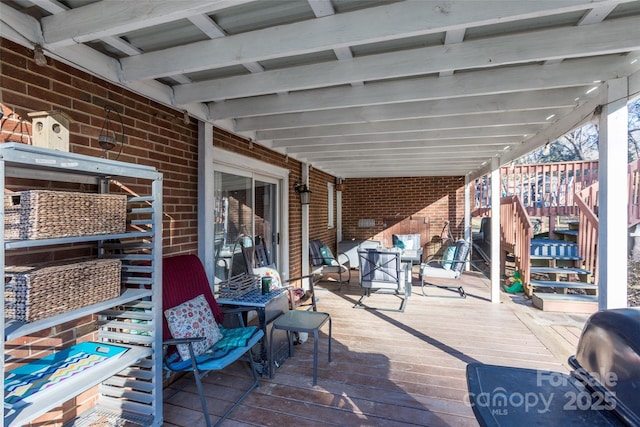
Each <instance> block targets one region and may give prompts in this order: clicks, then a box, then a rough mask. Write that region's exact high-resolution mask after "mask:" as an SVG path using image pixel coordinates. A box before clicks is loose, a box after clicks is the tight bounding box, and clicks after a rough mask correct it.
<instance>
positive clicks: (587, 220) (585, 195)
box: [575, 182, 600, 283]
mask: <svg viewBox="0 0 640 427" xmlns="http://www.w3.org/2000/svg"><path fill="white" fill-rule="evenodd" d="M599 187H600V185H599V184H598V183H597V182H596V183H594V184H592V185H591V186H589V187H587V188H585V189H583V190H582V191H580V192H579V193H576V198H575V200H576V204H577V206H578V221H579V225H578V227H579V228H578V255H580V256H581V257H582V260H583V263H584V268H585V269H587V270H589V271H591V277H592V280H593V283H598V268H597V267H598V265H597V255H598V215H597V213H596V211H597V206H598V192H599Z"/></svg>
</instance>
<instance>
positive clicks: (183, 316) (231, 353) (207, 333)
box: [162, 255, 264, 426]
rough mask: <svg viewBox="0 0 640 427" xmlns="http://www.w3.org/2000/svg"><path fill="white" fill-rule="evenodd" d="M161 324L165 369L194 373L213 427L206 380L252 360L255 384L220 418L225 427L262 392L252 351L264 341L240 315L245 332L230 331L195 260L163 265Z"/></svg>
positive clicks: (179, 257)
mask: <svg viewBox="0 0 640 427" xmlns="http://www.w3.org/2000/svg"><path fill="white" fill-rule="evenodd" d="M162 274H163V277H162V286H163V287H162V298H163V308H164V318H163V324H162V336H163V340H164V342H163V365H164V368H165V369H166V370H168V371H171V372H183V371H191V372H193V374H194V377H195V380H196V386H197V388H198V393H199V395H200V402H201V404H202V411H203V414H204V418H205V422H206V424H207V426H211V420H210V417H209V412H208V410H207V403H206V400H205V396H204V390H203V387H202V378H203V377H204V376H205V375H207V374H208V373H209V372H210V371H217V370H222V369H224V368H226V367H227V366H229V365H230V364H231V363H233V362H235V361H237V360H239V359H240V358H241V357H242V356H244V355H248V359H249V363H250V366H251V373H252V375H253V382H252V383H251V385H250V386H249V388H248V389H247V390H246V391H245V392H244V394H243V395H242V396H241V397H240V398H239V399H238V400H237V401H236V402H235V403H234V404H233V405H232V406H231V407H230V408H229V409H228V410H227V411H226V412H225V413H224V414H223V415H222V417H220V419H219V421H218V423H216V425H218V424H220V423H221V422H222V421H223V420H224V419H225V418H226V417H227V416H228V415H229V414H230V413H231V412H232V411H233V410H234V409H235V408H236V407H237V406H238V405H239V404H240V402H242V400H243V399H244V398H245V397H246V396H247V395H248V394H249V393H250V392H251V391H252V390H253V389H254V388H256V387H259V386H260V385H259V382H258V376H257V374H256V366H255V364H254V361H253V357H252V354H251V349H252V348H253V346H254V345H256V344H257V343H258V342H259V341H260V340H261V339H262V338H263V336H264V333H263V332H262V330H261V329H259V328H257V327H255V326H249V327H244V322H243V320H242V315H241V311H239V310H235V311H233V313H236V314H237V315H238V319H239V322H240V324H241V325H243V327H240V328H225V327H223V326H222V325H221V324H222V321H223V318H224V314H227V312H225V313H223V312H222V310H221V309H220V307H219V306H218V303H217V302H216V300H215V298H214V296H213V293H212V291H211V288H210V286H209V281H208V279H207V275H206V272H205V270H204V267H203V266H202V263H201V262H200V259H199V258H198V257H197V256H195V255H177V256H173V257H168V258H165V259H164V260H163V268H162Z"/></svg>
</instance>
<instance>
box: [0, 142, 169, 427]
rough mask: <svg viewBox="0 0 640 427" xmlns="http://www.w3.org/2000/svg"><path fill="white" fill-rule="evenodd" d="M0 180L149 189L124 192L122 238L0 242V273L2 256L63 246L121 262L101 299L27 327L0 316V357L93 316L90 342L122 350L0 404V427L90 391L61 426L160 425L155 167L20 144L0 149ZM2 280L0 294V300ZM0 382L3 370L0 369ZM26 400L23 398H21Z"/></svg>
mask: <svg viewBox="0 0 640 427" xmlns="http://www.w3.org/2000/svg"><path fill="white" fill-rule="evenodd" d="M5 177H15V178H29V179H37V180H43V181H53V182H67V183H80V184H91V185H96V188H98V189H99V191H106V190H107V189H108V184H109V181H115V182H116V183H117V184H119V185H120V187H121V188H123V189H127V188H136V189H139V188H140V186H141V184H142V187H143V188H149V189H150V192H149V194H144V195H139V194H131V197H128V202H127V232H126V233H119V234H106V235H98V236H81V237H68V238H60V239H41V240H11V241H3V245H1V246H0V258H2V259H1V261H2V262H0V264H1V265H2V267H1V268H2V274H3V276H4V269H5V262H6V254H7V253H10V252H11V251H14V250H19V249H25V248H43V247H47V246H59V245H71V244H76V243H80V244H89V245H90V244H95V245H96V248H97V252H98V256H99V257H103V258H118V259H120V260H121V261H122V272H121V276H122V286H123V289H122V292H121V294H120V295H119V296H118V297H116V298H114V299H110V300H108V301H103V302H101V303H98V304H92V305H89V306H86V307H82V308H79V309H76V310H72V311H69V312H66V313H63V314H60V315H56V316H52V317H49V318H47V319H42V320H38V321H35V322H30V323H24V322H17V321H13V320H8V319H5V317H4V301H3V304H2V306H0V310H1V311H2V313H1V314H2V315H1V316H0V319H2V320H0V321H1V322H2V324H1V325H2V331H3V336H4V339H3V340H2V344H1V345H2V351H3V354H4V360H5V363H6V362H7V361H8V357H9V355H7V354H6V353H5V342H7V341H11V340H15V339H18V338H20V337H22V336H26V335H29V334H32V333H35V332H37V331H40V330H42V329H45V328H49V327H53V326H55V325H59V324H63V323H66V322H70V321H73V320H76V319H79V318H82V317H84V316H88V315H94V314H95V315H97V320H98V322H97V324H98V332H97V336H98V339H97V341H98V342H100V343H105V344H112V345H116V346H120V347H126V348H127V350H126V351H125V352H124V353H123V354H122V355H119V356H117V357H113V359H108V360H106V361H105V362H103V363H100V364H98V365H96V366H93V367H91V368H89V369H87V370H85V371H82V372H80V373H78V374H76V375H74V376H72V377H71V378H69V379H65V380H64V381H60V382H58V383H56V384H55V385H53V386H51V387H49V388H43V389H42V390H40V391H38V392H37V393H36V394H33V395H31V396H30V397H29V399H28V401H23V402H21V403H20V404H14V405H8V404H7V403H6V399H5V393H4V388H3V402H5V412H4V420H3V422H2V424H0V427H2V426H19V425H23V424H25V423H28V422H29V421H31V420H34V419H35V418H37V417H39V416H40V415H42V414H44V413H46V412H48V411H49V410H51V409H52V408H55V407H56V406H58V405H60V404H62V403H63V402H65V401H67V400H69V399H70V398H72V397H74V396H77V395H78V394H80V393H82V392H84V391H86V390H88V389H90V388H92V387H94V386H96V385H98V388H97V390H98V396H97V398H96V405H95V406H94V407H92V408H91V409H90V410H88V411H87V412H85V413H84V414H80V415H79V416H78V417H77V418H76V419H74V420H72V421H71V422H69V423H68V425H78V426H80V425H90V424H91V423H93V422H95V420H107V421H108V422H109V423H111V424H110V425H120V424H119V422H120V421H122V422H124V421H127V422H129V423H133V424H139V425H144V426H160V425H162V362H161V357H162V351H161V350H162V328H161V325H162V174H161V173H158V172H157V171H156V170H155V168H152V167H148V166H140V165H134V164H128V163H124V162H118V161H111V160H106V159H102V158H96V157H90V156H84V155H79V154H73V153H66V152H59V151H54V150H49V149H43V148H37V147H33V146H29V145H24V144H20V143H7V144H0V180H1V181H2V182H1V183H2V187H3V188H4V187H5ZM4 218H5V216H4V204H3V206H2V207H1V208H0V228H2V229H4ZM4 286H5V285H4V281H3V284H2V287H3V288H2V291H3V295H4ZM1 375H2V380H3V383H4V378H5V371H4V369H3V370H2V374H1ZM25 400H27V399H25Z"/></svg>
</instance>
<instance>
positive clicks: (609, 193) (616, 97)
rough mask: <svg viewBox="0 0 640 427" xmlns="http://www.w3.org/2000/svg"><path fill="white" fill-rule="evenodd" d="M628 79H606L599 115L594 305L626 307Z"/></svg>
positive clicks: (600, 306)
mask: <svg viewBox="0 0 640 427" xmlns="http://www.w3.org/2000/svg"><path fill="white" fill-rule="evenodd" d="M627 83H628V81H627V78H620V79H616V80H611V81H608V82H607V103H606V105H605V106H604V108H603V109H602V114H601V116H600V135H599V142H598V145H599V150H600V160H599V170H598V181H599V185H600V195H599V206H598V217H599V228H598V270H599V283H598V308H599V309H600V310H604V309H609V308H622V307H626V306H627V254H628V243H627V242H628V240H627V234H628V230H627V224H628V218H627V199H628V194H629V192H628V185H627V166H626V165H627V160H628V159H627V151H628V148H627V134H628V131H629V130H628V127H629V122H628V109H627V98H628V85H627Z"/></svg>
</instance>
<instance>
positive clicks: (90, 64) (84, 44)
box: [0, 0, 640, 178]
mask: <svg viewBox="0 0 640 427" xmlns="http://www.w3.org/2000/svg"><path fill="white" fill-rule="evenodd" d="M0 19H1V20H2V26H1V27H0V32H1V34H2V36H3V37H6V38H9V39H11V40H14V41H16V42H18V43H21V44H23V45H25V46H28V47H30V48H32V47H33V45H34V44H35V43H39V44H41V45H42V46H43V47H44V49H45V52H46V54H47V55H49V56H52V57H55V58H57V59H59V60H62V61H65V62H67V63H70V64H72V65H74V66H75V67H78V68H81V69H85V70H88V71H90V72H92V73H94V74H97V75H99V76H101V77H103V78H105V79H107V80H109V81H113V82H116V83H118V84H121V85H123V86H125V87H127V88H129V89H131V90H134V91H136V92H138V93H141V94H143V95H145V96H148V97H150V98H152V99H155V100H157V101H159V102H162V103H165V104H168V105H172V106H174V107H176V108H178V109H180V110H186V111H188V112H189V114H190V115H191V116H193V117H197V118H199V119H201V120H206V121H209V122H212V123H213V124H215V125H216V126H219V127H221V128H224V129H226V130H229V131H232V132H234V133H237V134H240V135H243V136H246V137H248V138H251V139H252V140H253V141H255V142H256V143H258V144H263V145H265V146H267V147H270V148H273V149H274V150H276V151H278V152H281V153H283V154H287V155H288V156H289V157H291V158H295V159H298V160H301V161H304V162H308V163H310V164H311V165H313V167H315V168H319V169H322V170H324V171H326V172H329V173H331V174H333V175H336V176H338V177H343V178H351V177H383V176H428V175H432V176H437V175H467V174H469V176H470V177H475V176H478V175H479V174H481V173H483V172H486V171H488V170H489V165H490V163H491V159H492V158H494V157H499V159H500V163H502V164H504V163H507V162H509V161H511V160H512V159H515V158H518V157H519V156H520V155H522V154H525V153H527V152H529V151H531V150H532V149H534V148H536V147H539V146H541V145H543V144H545V143H546V142H548V141H550V140H554V139H555V138H557V137H558V136H561V135H562V134H563V133H565V132H566V131H568V130H571V129H573V128H575V127H576V126H577V125H579V124H580V123H583V122H585V121H587V120H589V119H590V118H592V115H593V111H594V110H595V109H596V107H597V106H598V105H600V104H601V103H602V102H603V101H602V93H603V92H604V91H603V90H602V87H601V86H602V84H603V83H604V82H606V81H607V80H610V79H614V78H618V77H624V76H629V75H631V74H633V73H635V72H637V71H638V70H640V61H638V57H640V1H623V0H615V1H613V0H602V1H589V0H548V1H545V0H538V1H520V0H511V1H504V0H502V1H501V0H497V1H485V0H475V1H471V0H470V1H455V0H449V1H430V0H415V1H413V0H407V1H385V0H268V1H265V0H193V1H176V0H155V1H142V0H135V1H116V0H102V1H91V0H65V1H58V0H8V1H6V0H3V1H2V3H1V4H0Z"/></svg>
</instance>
